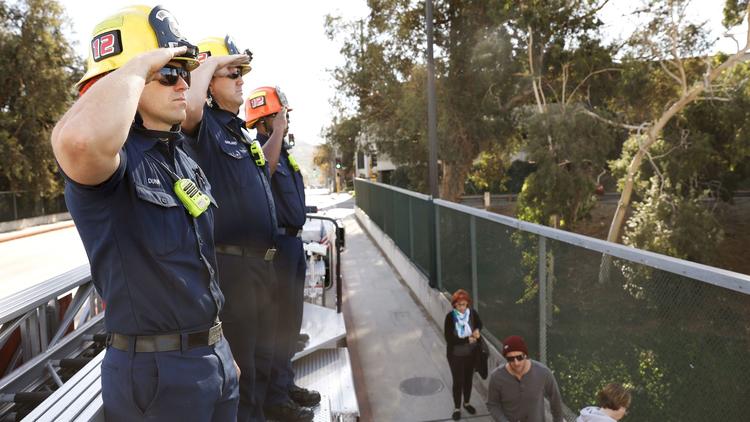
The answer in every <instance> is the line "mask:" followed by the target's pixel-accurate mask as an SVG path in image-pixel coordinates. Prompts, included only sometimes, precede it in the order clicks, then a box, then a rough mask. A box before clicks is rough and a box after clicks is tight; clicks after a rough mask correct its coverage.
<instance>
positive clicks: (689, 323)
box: [355, 179, 750, 421]
mask: <svg viewBox="0 0 750 422" xmlns="http://www.w3.org/2000/svg"><path fill="white" fill-rule="evenodd" d="M355 189H356V198H357V206H358V207H359V208H360V209H362V211H364V212H365V213H367V214H368V216H369V217H370V219H371V220H373V221H374V222H375V223H376V224H377V225H378V226H380V228H381V229H382V230H383V231H384V232H385V233H386V234H388V235H389V236H390V237H391V239H393V240H394V243H395V244H396V245H397V246H398V247H399V248H400V249H401V250H402V251H403V252H404V254H405V255H407V256H408V257H409V258H410V259H411V260H412V262H413V263H414V264H415V265H416V266H417V267H418V268H419V269H421V270H422V271H423V272H424V273H425V275H426V276H428V277H429V278H430V280H432V282H433V284H434V286H435V287H436V288H439V289H441V290H444V291H447V292H452V291H454V290H456V289H458V288H464V289H466V290H469V291H470V292H471V294H472V297H473V300H474V303H475V308H476V309H477V310H478V312H479V313H480V314H481V315H482V320H483V322H484V324H485V328H486V329H487V330H488V331H489V333H490V334H492V336H490V338H492V337H496V338H504V337H505V336H507V335H511V334H519V335H522V336H524V337H525V338H526V339H527V342H528V343H529V347H530V349H531V350H532V351H533V352H532V355H533V356H534V358H536V359H539V360H540V361H542V362H544V363H546V364H547V365H548V366H549V367H550V368H551V369H553V370H554V371H555V375H556V377H557V380H558V382H559V384H560V388H561V391H562V394H563V398H564V400H565V402H566V404H567V405H568V406H569V407H570V408H572V409H579V408H581V407H584V406H586V405H590V404H593V403H594V402H595V400H594V399H595V398H594V395H595V393H596V391H597V390H598V389H599V388H600V387H601V386H602V385H603V384H606V383H607V382H613V381H617V382H621V383H625V384H630V385H632V386H633V387H634V400H633V406H632V408H631V409H630V417H631V418H632V419H633V420H665V421H666V420H680V421H705V420H721V421H741V420H744V419H745V415H746V414H747V413H748V412H750V402H748V401H747V400H746V396H747V391H750V360H749V359H747V356H748V353H749V352H750V331H748V329H747V321H750V294H749V293H750V276H747V275H744V274H739V273H735V272H731V271H726V270H722V269H718V268H713V267H709V266H705V265H701V264H696V263H693V262H688V261H684V260H679V259H675V258H671V257H668V256H664V255H659V254H655V253H651V252H647V251H642V250H638V249H635V248H630V247H627V246H623V245H619V244H613V243H609V242H605V241H601V240H598V239H593V238H589V237H586V236H582V235H578V234H575V233H570V232H565V231H562V230H557V229H553V228H550V227H545V226H540V225H536V224H532V223H528V222H523V221H519V220H516V219H513V218H510V217H506V216H502V215H498V214H493V213H489V212H486V211H482V210H477V209H474V208H471V207H468V206H464V205H459V204H455V203H452V202H448V201H443V200H438V199H436V200H433V199H432V198H430V197H428V196H425V195H421V194H417V193H414V192H409V191H405V190H403V189H397V188H393V187H391V186H387V185H382V184H377V183H372V182H369V181H365V180H361V179H358V180H357V181H356V182H355ZM498 346H499V345H498ZM707 357H712V358H707Z"/></svg>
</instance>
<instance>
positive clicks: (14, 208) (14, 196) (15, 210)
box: [10, 193, 18, 220]
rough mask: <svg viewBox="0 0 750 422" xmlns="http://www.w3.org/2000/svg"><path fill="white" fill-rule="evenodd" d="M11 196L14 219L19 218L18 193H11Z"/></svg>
mask: <svg viewBox="0 0 750 422" xmlns="http://www.w3.org/2000/svg"><path fill="white" fill-rule="evenodd" d="M10 197H11V198H13V219H14V220H18V204H17V203H16V194H15V193H11V194H10Z"/></svg>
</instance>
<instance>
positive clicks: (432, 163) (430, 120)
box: [425, 0, 440, 198]
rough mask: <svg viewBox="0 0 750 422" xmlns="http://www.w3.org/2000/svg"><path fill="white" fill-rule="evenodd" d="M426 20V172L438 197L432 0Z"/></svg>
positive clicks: (434, 196)
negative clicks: (427, 146)
mask: <svg viewBox="0 0 750 422" xmlns="http://www.w3.org/2000/svg"><path fill="white" fill-rule="evenodd" d="M425 9H426V10H425V14H426V21H427V140H428V144H429V151H430V153H429V161H428V170H429V171H428V174H429V178H430V195H432V197H433V198H439V197H440V191H439V189H438V174H437V171H438V167H437V156H438V143H437V106H436V104H435V61H434V59H433V57H432V0H426V1H425Z"/></svg>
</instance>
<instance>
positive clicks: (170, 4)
mask: <svg viewBox="0 0 750 422" xmlns="http://www.w3.org/2000/svg"><path fill="white" fill-rule="evenodd" d="M60 4H61V5H62V6H63V7H64V8H65V10H66V13H67V15H68V17H69V18H70V19H71V23H72V27H73V31H74V33H73V34H71V35H70V38H69V39H70V40H71V41H75V42H76V43H77V45H76V46H75V49H76V52H77V53H78V55H79V56H81V57H84V58H85V57H87V55H88V48H89V47H88V46H89V43H90V41H91V30H92V29H93V28H94V26H95V25H96V24H97V23H99V22H100V21H101V20H103V19H104V18H106V17H107V16H110V15H112V14H114V13H116V12H117V11H118V10H120V9H121V8H123V7H126V6H130V5H133V4H147V5H152V6H153V5H156V4H160V5H162V6H164V8H166V9H167V10H169V11H170V12H172V14H173V15H174V16H175V18H176V19H177V21H178V22H179V24H180V31H181V32H182V34H183V35H184V36H185V37H186V38H187V39H188V40H189V41H190V42H192V43H193V44H196V43H198V41H200V40H201V39H203V38H205V37H211V36H218V37H222V38H223V37H224V36H225V35H227V34H228V35H231V36H232V38H234V41H235V43H236V44H237V46H238V47H239V48H240V50H243V49H245V48H249V49H250V50H251V51H252V52H253V62H252V66H253V70H252V71H251V72H250V73H249V74H248V75H246V76H245V78H244V81H245V85H244V87H243V91H244V94H245V96H247V95H248V94H249V93H250V91H252V90H253V89H254V88H257V87H260V86H266V85H268V86H276V85H278V86H279V87H280V88H281V89H282V91H284V93H285V94H286V96H287V98H288V99H289V103H290V105H291V107H292V108H293V109H294V111H293V112H292V113H291V114H290V132H292V133H294V134H295V139H296V141H297V142H305V143H309V144H318V143H321V142H323V140H322V139H321V136H320V132H321V129H322V128H323V127H325V126H327V125H329V124H330V122H331V119H332V117H333V113H332V110H331V107H330V106H329V103H328V100H329V98H331V97H332V96H333V91H332V90H333V88H332V85H333V79H332V78H331V76H330V74H329V72H328V71H327V70H328V69H332V68H334V67H336V66H337V65H339V64H342V63H343V59H342V58H341V57H340V55H339V46H338V45H337V44H334V43H333V42H330V41H329V40H328V39H327V38H326V36H325V30H324V27H323V24H324V22H325V20H324V19H325V15H326V14H328V13H331V14H334V15H341V16H343V17H345V18H348V19H359V18H361V17H365V16H366V15H367V11H368V9H367V5H366V2H365V0H310V1H305V0H296V1H295V0H266V1H257V0H245V1H237V0H235V1H226V0H211V1H200V2H199V1H185V0H182V1H174V0H161V1H159V2H154V3H150V2H145V1H140V2H138V1H133V0H108V1H106V2H105V1H101V2H99V1H84V0H61V1H60ZM240 114H241V115H244V110H243V111H242V112H241V113H240Z"/></svg>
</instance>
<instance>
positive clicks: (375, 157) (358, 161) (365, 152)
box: [354, 134, 396, 183]
mask: <svg viewBox="0 0 750 422" xmlns="http://www.w3.org/2000/svg"><path fill="white" fill-rule="evenodd" d="M394 170H396V166H395V165H394V164H393V162H392V161H391V158H390V157H389V156H388V154H385V153H378V151H377V149H376V147H375V144H374V143H372V142H367V135H365V134H363V135H361V136H359V137H358V138H357V153H356V155H355V159H354V174H355V176H356V177H361V178H363V179H368V180H372V181H377V182H382V183H390V181H391V175H392V174H393V171H394Z"/></svg>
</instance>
